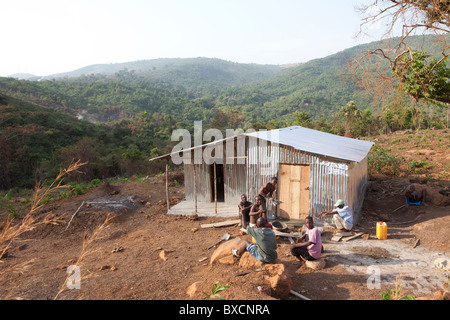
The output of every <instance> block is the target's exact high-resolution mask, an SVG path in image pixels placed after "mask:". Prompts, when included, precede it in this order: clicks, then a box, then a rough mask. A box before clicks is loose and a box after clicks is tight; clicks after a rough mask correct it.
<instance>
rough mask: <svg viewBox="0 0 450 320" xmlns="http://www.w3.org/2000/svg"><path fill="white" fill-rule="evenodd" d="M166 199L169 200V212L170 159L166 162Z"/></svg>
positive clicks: (168, 207) (168, 204)
mask: <svg viewBox="0 0 450 320" xmlns="http://www.w3.org/2000/svg"><path fill="white" fill-rule="evenodd" d="M166 201H167V213H169V209H170V203H169V160H167V162H166Z"/></svg>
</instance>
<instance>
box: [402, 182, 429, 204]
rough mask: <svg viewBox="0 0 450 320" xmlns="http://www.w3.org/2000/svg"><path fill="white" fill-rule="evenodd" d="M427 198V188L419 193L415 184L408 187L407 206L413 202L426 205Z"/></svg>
mask: <svg viewBox="0 0 450 320" xmlns="http://www.w3.org/2000/svg"><path fill="white" fill-rule="evenodd" d="M426 196H427V191H426V189H425V188H422V190H420V191H417V190H416V186H415V185H414V184H412V185H410V186H408V188H406V190H405V197H406V200H407V204H408V205H409V204H410V203H411V202H414V203H422V202H424V203H425V197H426Z"/></svg>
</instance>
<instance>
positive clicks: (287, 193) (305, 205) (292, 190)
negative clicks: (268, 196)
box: [278, 164, 309, 219]
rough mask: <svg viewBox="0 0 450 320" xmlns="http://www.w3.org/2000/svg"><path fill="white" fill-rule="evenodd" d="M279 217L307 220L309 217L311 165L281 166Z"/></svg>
mask: <svg viewBox="0 0 450 320" xmlns="http://www.w3.org/2000/svg"><path fill="white" fill-rule="evenodd" d="M278 184H279V185H278V190H279V200H281V201H283V203H281V204H280V207H279V210H278V216H279V217H280V218H286V219H305V218H306V217H307V216H308V215H309V165H300V164H281V168H280V181H279V183H278Z"/></svg>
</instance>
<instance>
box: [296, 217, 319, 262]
mask: <svg viewBox="0 0 450 320" xmlns="http://www.w3.org/2000/svg"><path fill="white" fill-rule="evenodd" d="M305 225H306V227H307V228H308V230H307V231H306V233H305V234H304V235H303V237H301V238H300V239H299V240H298V241H297V243H292V244H291V253H292V255H294V256H295V257H296V258H297V259H299V260H309V261H311V260H318V259H320V257H321V253H322V236H321V234H320V230H319V229H317V228H316V227H315V226H314V221H313V218H312V217H311V216H308V217H306V219H305ZM305 239H306V241H305V242H303V240H305Z"/></svg>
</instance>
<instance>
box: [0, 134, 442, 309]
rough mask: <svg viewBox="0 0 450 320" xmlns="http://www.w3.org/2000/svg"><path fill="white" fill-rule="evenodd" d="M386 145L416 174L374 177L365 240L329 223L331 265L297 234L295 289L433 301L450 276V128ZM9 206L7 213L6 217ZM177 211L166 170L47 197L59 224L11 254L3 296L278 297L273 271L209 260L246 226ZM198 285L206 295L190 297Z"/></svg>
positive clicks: (40, 228) (326, 238)
mask: <svg viewBox="0 0 450 320" xmlns="http://www.w3.org/2000/svg"><path fill="white" fill-rule="evenodd" d="M375 142H376V145H377V146H378V147H383V148H385V149H386V150H387V149H389V150H391V152H393V153H395V154H397V155H399V156H401V157H403V158H402V159H403V161H402V170H411V169H413V170H414V172H407V171H405V172H404V174H401V175H400V177H398V178H395V179H393V178H389V177H386V176H383V175H373V176H371V178H370V180H371V181H370V184H369V186H368V188H367V192H366V197H365V202H364V205H363V208H362V214H361V218H360V219H359V222H358V224H357V225H356V226H355V232H362V233H364V235H363V236H361V237H358V238H356V239H353V240H349V241H347V242H343V241H340V242H333V241H331V240H330V239H331V237H332V236H333V235H334V233H335V232H336V230H335V229H334V228H331V227H330V226H328V225H327V224H325V225H324V226H323V227H324V229H323V230H324V231H323V234H322V239H323V246H324V250H325V251H324V254H323V256H324V258H325V261H326V266H325V268H324V269H321V270H311V269H309V268H307V267H306V265H304V264H303V263H299V262H298V261H296V259H295V258H294V257H293V256H292V255H291V254H290V250H289V242H288V240H286V239H285V238H282V237H280V238H279V239H278V250H277V251H278V255H279V259H280V260H281V263H282V264H284V266H285V268H286V269H287V271H288V273H289V275H290V277H291V280H292V290H294V291H295V292H298V293H300V294H302V295H304V296H306V297H308V298H310V299H312V300H380V299H381V298H382V293H384V292H386V291H387V290H388V289H394V288H401V289H402V291H401V294H402V295H407V294H413V295H414V296H416V297H422V296H432V295H433V293H435V292H436V291H437V290H441V289H442V287H443V285H444V284H445V283H446V282H447V277H448V276H449V270H447V271H445V270H441V269H437V268H435V266H434V261H435V260H436V259H439V258H450V241H449V237H448V230H449V229H450V210H449V205H450V197H449V196H448V195H443V194H440V193H439V191H440V190H444V189H445V188H450V180H449V179H448V178H449V165H450V159H449V155H448V150H449V146H450V135H448V134H447V131H445V130H440V131H439V130H428V131H426V132H418V133H411V132H409V131H404V132H396V133H394V134H391V135H385V136H379V137H378V138H376V141H375ZM175 175H176V176H174V177H172V183H171V185H170V195H171V198H172V199H171V205H174V204H176V203H177V202H178V201H180V200H181V199H183V198H184V189H183V187H182V186H178V183H179V182H180V175H179V173H175ZM175 179H176V180H177V182H176V183H175V181H174V180H175ZM411 182H416V183H419V186H420V187H421V188H426V189H427V191H428V201H427V203H426V205H421V206H411V207H408V206H404V204H405V203H404V197H403V192H404V189H405V187H406V186H407V185H409V184H410V183H411ZM447 190H448V189H447ZM83 201H85V203H84V205H82V204H83ZM98 202H102V203H103V204H102V205H99V204H98ZM117 202H121V203H122V204H123V205H124V206H125V207H124V206H122V207H121V206H116V205H115V203H117ZM105 203H107V204H106V205H105ZM78 209H79V211H78V212H77V210H78ZM1 210H2V209H1V208H0V216H1V215H2V214H5V213H4V212H3V213H2V212H1ZM166 211H167V210H166V204H165V180H164V176H155V177H151V178H149V180H146V181H145V182H137V181H134V182H133V181H131V182H130V181H129V182H119V183H114V184H111V185H109V184H105V183H103V184H101V185H99V186H97V187H95V188H93V189H90V190H88V191H87V192H86V193H84V194H83V195H80V196H72V197H70V198H65V199H61V200H58V201H55V202H52V203H49V204H47V205H46V206H45V207H44V208H43V210H41V212H40V213H39V214H38V215H37V216H36V217H37V219H43V218H44V217H45V216H47V215H50V216H51V217H53V218H56V219H57V220H59V223H58V224H42V225H37V226H36V227H35V228H34V229H33V230H32V231H29V232H27V233H25V234H22V235H21V236H20V237H19V238H18V239H16V240H15V241H14V242H13V243H12V246H11V247H10V248H9V249H8V255H7V256H6V257H4V258H3V259H2V260H0V299H27V300H34V299H39V300H46V299H51V300H53V299H58V300H74V299H95V300H107V299H108V300H109V299H114V300H135V299H146V300H181V299H187V300H189V299H192V300H205V299H206V296H205V295H204V294H203V293H202V291H204V292H206V293H208V294H211V291H212V287H213V285H214V284H215V282H216V281H218V282H219V283H220V284H221V285H226V286H230V287H229V288H227V289H226V290H224V291H222V292H220V295H221V296H222V297H223V298H225V299H227V300H249V299H251V300H275V298H274V297H272V292H271V289H270V286H269V285H268V284H267V283H266V282H265V280H264V271H263V272H255V273H250V274H247V275H245V276H236V273H239V272H242V271H247V270H242V269H241V268H240V267H239V266H238V265H237V264H235V265H223V264H214V265H210V264H209V259H210V257H211V256H212V254H213V252H214V250H215V248H211V249H208V247H209V246H211V245H213V244H215V243H216V242H218V241H219V240H220V237H221V236H222V235H223V234H225V233H229V234H231V235H232V238H235V237H241V238H243V239H247V240H249V239H248V238H247V237H248V236H242V235H241V234H240V231H239V230H240V227H239V226H237V225H234V226H231V227H221V228H207V229H205V228H201V225H202V224H208V223H214V222H220V221H223V220H228V219H229V218H218V217H199V218H198V219H191V218H190V217H188V216H174V215H167V214H166ZM74 213H76V215H74ZM236 214H237V213H236ZM16 220H17V222H20V219H16ZM380 220H382V221H386V223H387V225H388V239H387V240H378V239H377V238H376V236H375V234H376V230H375V229H376V223H377V222H378V221H380ZM3 221H4V220H3ZM105 221H106V223H105ZM319 222H320V221H317V223H316V224H319ZM298 227H301V225H296V226H291V228H290V230H289V231H291V232H297V231H298V230H297V228H298ZM1 228H2V227H1V225H0V231H1ZM72 265H76V266H78V267H80V269H79V271H80V274H79V275H80V276H81V282H80V283H79V284H80V287H79V289H78V288H75V289H72V290H70V289H69V288H68V287H67V285H66V280H67V278H68V277H70V276H72V275H74V274H68V273H67V271H68V267H69V266H72ZM372 276H377V277H378V278H377V279H379V280H380V285H379V286H373V284H374V283H375V282H373V281H372V280H373V279H374V278H373V277H372ZM70 283H72V282H70ZM194 283H197V290H196V291H195V292H194V293H193V294H192V295H190V294H188V288H189V287H190V286H191V285H192V284H194ZM72 284H73V283H72ZM258 287H261V288H262V292H259V290H258ZM286 299H288V300H297V299H299V298H297V297H296V296H293V295H289V296H288V297H287V298H286Z"/></svg>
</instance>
